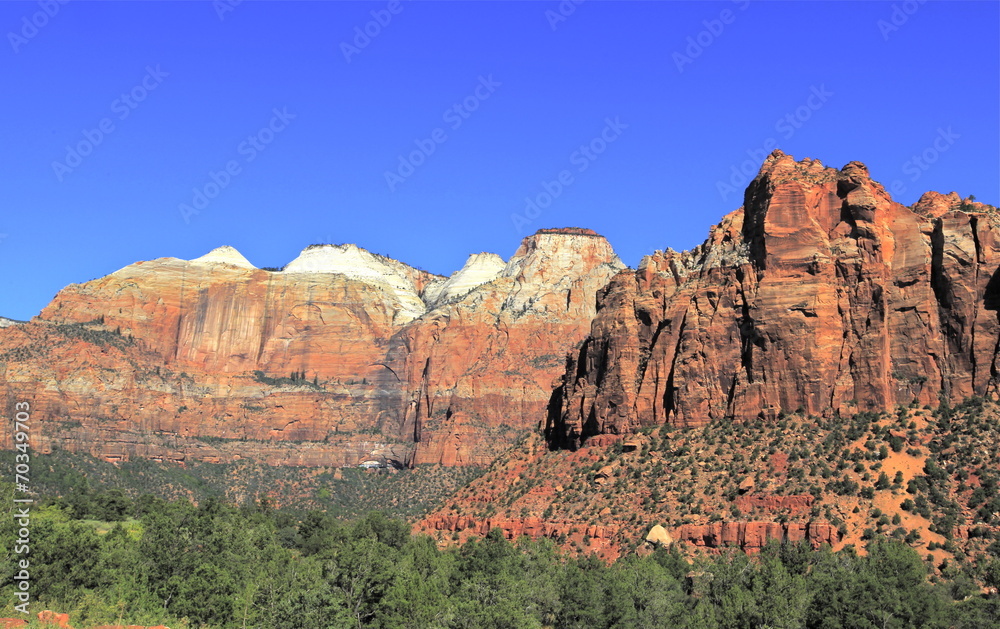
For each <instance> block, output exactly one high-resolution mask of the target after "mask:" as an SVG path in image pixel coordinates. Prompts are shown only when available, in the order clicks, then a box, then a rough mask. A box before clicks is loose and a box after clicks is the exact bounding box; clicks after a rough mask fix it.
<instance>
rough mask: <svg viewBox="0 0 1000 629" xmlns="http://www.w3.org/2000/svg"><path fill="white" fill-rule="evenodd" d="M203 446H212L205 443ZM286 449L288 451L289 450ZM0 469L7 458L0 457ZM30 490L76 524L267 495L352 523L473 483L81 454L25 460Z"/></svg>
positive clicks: (409, 473)
mask: <svg viewBox="0 0 1000 629" xmlns="http://www.w3.org/2000/svg"><path fill="white" fill-rule="evenodd" d="M202 440H203V441H205V442H207V443H211V442H213V441H215V440H213V439H212V438H209V437H206V438H202ZM289 447H294V445H290V446H289ZM0 462H2V463H3V464H4V465H5V467H6V469H11V468H12V466H13V464H14V453H13V452H0ZM31 469H32V475H31V480H32V484H33V485H34V486H35V488H36V489H37V490H38V492H39V494H40V495H43V496H47V497H49V500H50V501H51V502H52V503H53V504H56V505H59V506H60V507H61V508H62V509H63V510H64V511H66V512H67V513H69V514H70V515H72V516H73V517H76V518H91V519H98V520H115V519H118V518H115V517H111V516H110V515H109V514H108V513H107V512H106V511H105V510H104V507H103V506H101V505H102V504H103V503H104V502H106V501H108V500H112V498H109V497H108V496H109V495H113V496H118V495H121V496H125V497H131V498H138V497H139V496H141V495H143V494H151V495H155V496H157V497H159V498H162V499H190V500H194V501H195V502H199V503H200V502H203V501H205V500H207V499H209V498H217V499H221V500H226V501H229V502H231V503H234V504H239V505H245V504H253V503H254V502H255V501H256V500H258V499H259V498H260V497H264V496H267V497H269V500H270V501H271V504H272V505H273V506H274V507H275V508H276V509H286V510H287V509H293V510H296V511H300V512H304V511H306V510H308V509H323V510H325V511H326V512H328V513H329V514H330V515H332V516H335V517H338V518H357V517H360V516H362V515H363V514H365V513H368V512H369V511H384V512H386V513H387V514H389V515H391V516H394V517H400V518H411V519H412V518H418V517H421V516H423V515H425V514H426V513H427V512H428V511H430V510H431V509H433V508H435V507H437V506H438V505H439V504H440V503H441V502H442V501H443V500H444V499H445V498H446V497H447V496H449V495H451V494H453V493H454V492H455V491H456V490H458V489H459V488H461V487H464V486H465V485H467V484H468V483H470V482H471V481H473V480H475V479H476V478H477V477H479V476H480V475H481V474H482V473H483V470H482V469H480V468H474V467H441V466H433V465H427V466H423V465H421V466H418V467H417V468H415V469H412V470H410V469H403V470H388V469H387V470H377V471H372V472H368V471H365V470H361V469H357V468H347V469H341V470H334V469H329V468H305V469H304V468H301V467H280V466H271V465H260V464H257V463H254V462H249V461H238V462H234V463H199V462H189V463H188V464H187V465H185V466H181V465H178V464H175V463H159V462H154V461H149V460H147V459H135V460H133V461H125V462H120V463H117V464H113V463H108V462H106V461H102V460H100V459H95V458H94V457H92V456H89V455H86V454H74V453H71V452H67V451H65V450H56V451H55V452H53V453H52V454H49V455H43V454H35V455H33V456H32V467H31Z"/></svg>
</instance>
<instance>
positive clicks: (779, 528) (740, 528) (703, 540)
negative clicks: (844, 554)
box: [674, 522, 840, 553]
mask: <svg viewBox="0 0 1000 629" xmlns="http://www.w3.org/2000/svg"><path fill="white" fill-rule="evenodd" d="M674 538H675V539H677V540H678V541H681V542H686V543H689V544H693V545H694V546H696V547H700V548H709V549H721V548H739V549H741V550H744V551H746V552H751V553H752V552H756V551H759V550H760V549H761V548H763V547H764V546H766V545H767V543H768V542H770V541H778V542H790V543H796V542H800V541H802V540H806V541H808V542H809V543H810V544H811V545H812V547H813V548H819V547H820V546H822V545H823V544H829V545H830V546H834V545H835V544H837V543H838V542H839V541H840V533H839V532H838V531H837V529H836V528H835V527H833V526H832V525H830V524H826V523H816V522H809V523H807V524H799V523H785V524H780V523H777V522H711V523H709V524H684V525H682V526H681V527H680V528H678V529H676V530H675V532H674Z"/></svg>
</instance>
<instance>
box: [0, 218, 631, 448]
mask: <svg viewBox="0 0 1000 629" xmlns="http://www.w3.org/2000/svg"><path fill="white" fill-rule="evenodd" d="M622 268H624V265H622V264H621V262H620V261H619V260H618V258H617V256H616V255H615V254H614V252H613V250H612V249H611V247H610V245H609V244H608V243H607V241H606V240H605V239H604V238H603V237H600V236H597V235H596V234H593V233H592V232H586V233H585V232H584V230H575V231H574V230H546V231H545V232H544V233H541V232H540V233H538V234H536V235H533V236H529V237H527V238H525V239H524V242H523V243H522V244H521V247H520V248H519V249H518V251H517V252H516V253H515V255H514V256H513V257H512V258H511V259H510V260H509V261H508V262H504V261H503V260H502V259H501V258H499V257H498V256H495V255H492V254H477V255H474V256H472V257H471V258H470V261H469V263H467V264H466V265H465V267H464V268H463V269H462V270H461V271H459V272H456V273H455V274H454V275H453V276H452V277H451V278H443V277H440V276H436V275H432V274H430V273H427V272H425V271H420V270H418V269H414V268H412V267H409V266H407V265H405V264H403V263H400V262H397V261H395V260H391V259H389V258H385V257H383V256H377V255H375V254H371V253H369V252H367V251H364V250H363V249H359V248H358V247H355V246H353V245H338V246H334V245H321V246H313V247H309V248H308V249H307V250H306V251H304V252H303V254H302V255H300V256H299V257H298V258H297V259H296V260H295V261H293V262H292V263H290V264H289V265H288V266H287V267H286V268H285V269H284V270H283V271H268V270H263V269H257V268H255V267H254V266H253V265H252V264H251V263H250V262H248V261H247V260H246V259H245V258H244V257H243V256H242V255H240V254H239V252H237V251H236V250H235V249H232V248H231V247H222V248H220V249H217V250H215V251H213V252H211V253H209V254H207V255H205V256H202V257H201V258H198V259H196V260H192V261H185V260H178V259H174V258H163V259H159V260H154V261H152V262H140V263H136V264H133V265H130V266H128V267H126V268H124V269H122V270H120V271H117V272H116V273H112V274H111V275H108V276H106V277H103V278H100V279H96V280H93V281H91V282H87V283H85V284H74V285H71V286H69V287H67V288H66V289H64V290H63V291H61V292H60V293H59V295H57V296H56V298H55V299H54V300H53V301H52V303H51V304H49V306H48V307H46V308H45V310H44V311H43V312H42V313H41V315H40V317H38V318H37V319H36V320H35V321H34V322H32V323H29V324H25V325H18V326H14V327H11V328H7V329H4V330H3V332H2V333H0V372H2V373H3V375H4V384H3V385H2V386H0V402H2V403H3V404H5V406H11V405H12V404H13V403H14V402H15V401H29V402H31V403H32V408H33V412H34V414H33V418H34V419H35V420H36V421H38V422H39V424H38V425H39V426H40V428H41V430H40V433H39V434H38V435H37V437H38V438H39V447H40V448H41V450H42V451H44V450H45V449H47V448H50V447H52V446H55V445H58V446H61V447H64V448H66V449H69V450H75V451H85V452H90V453H92V454H95V455H97V456H100V457H103V458H106V459H109V460H123V459H129V458H131V457H135V456H140V457H147V458H154V459H163V460H174V461H185V460H204V461H219V462H225V461H231V460H235V459H241V458H248V457H251V458H257V459H260V460H264V461H266V462H268V463H271V464H284V465H342V464H353V463H357V462H359V461H361V460H364V459H367V458H372V457H373V456H386V457H388V458H393V459H397V460H404V461H406V460H409V461H411V462H416V463H423V462H435V463H437V462H440V463H444V464H449V465H452V464H486V463H488V462H489V461H490V460H491V459H492V457H493V455H494V453H495V452H497V451H499V450H501V449H503V448H504V447H506V445H508V444H510V443H511V441H512V440H513V439H514V438H515V437H516V436H517V435H518V434H519V432H520V431H521V430H522V429H524V428H527V427H537V426H538V423H539V419H540V418H541V417H544V413H545V407H546V405H547V403H548V400H549V397H550V396H551V390H552V381H553V380H554V379H555V378H557V377H558V376H559V374H560V373H561V372H562V370H563V369H564V366H565V356H566V353H567V352H568V351H570V350H572V349H573V348H574V347H575V345H577V344H578V343H579V342H580V340H582V338H583V337H584V336H585V334H586V333H587V331H588V329H589V326H590V321H591V320H592V319H593V317H594V315H595V313H596V310H595V303H596V299H595V295H596V291H597V290H598V289H599V288H601V287H603V286H604V285H605V284H606V283H607V281H608V280H609V279H610V278H611V276H613V275H614V274H615V273H617V272H618V271H619V270H621V269H622ZM255 372H256V375H255ZM293 375H294V379H293V378H292V376H293ZM9 439H10V437H9V435H5V436H4V437H3V438H2V440H3V441H2V443H3V444H4V445H6V447H10V443H9Z"/></svg>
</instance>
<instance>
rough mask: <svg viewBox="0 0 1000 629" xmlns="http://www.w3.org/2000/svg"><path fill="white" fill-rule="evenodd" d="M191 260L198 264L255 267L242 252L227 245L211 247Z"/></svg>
mask: <svg viewBox="0 0 1000 629" xmlns="http://www.w3.org/2000/svg"><path fill="white" fill-rule="evenodd" d="M191 262H195V263H198V264H228V265H229V266H237V267H240V268H244V269H256V268H257V267H255V266H254V265H252V264H250V261H249V260H247V259H246V258H244V257H243V254H242V253H240V252H239V251H237V250H236V249H235V248H233V247H230V246H229V245H224V246H222V247H217V248H215V249H212V250H211V251H209V252H208V253H206V254H205V255H203V256H201V257H200V258H195V259H194V260H191Z"/></svg>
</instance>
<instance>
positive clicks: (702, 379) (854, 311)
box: [548, 151, 1000, 446]
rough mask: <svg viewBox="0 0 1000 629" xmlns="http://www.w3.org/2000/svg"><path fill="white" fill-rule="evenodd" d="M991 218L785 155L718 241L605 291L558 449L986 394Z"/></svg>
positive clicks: (568, 376) (555, 415) (560, 415)
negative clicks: (719, 422)
mask: <svg viewBox="0 0 1000 629" xmlns="http://www.w3.org/2000/svg"><path fill="white" fill-rule="evenodd" d="M987 209H988V206H984V205H982V204H978V203H967V204H963V203H962V201H961V199H960V198H959V197H958V195H956V194H954V193H952V194H951V195H947V196H945V195H939V194H936V193H928V194H927V195H925V196H924V198H922V199H921V201H920V202H919V203H917V204H916V205H915V206H914V208H913V209H909V208H906V207H904V206H902V205H900V204H898V203H895V202H894V201H892V199H890V197H889V195H888V194H887V193H886V191H885V190H884V189H883V187H882V186H881V185H880V184H878V183H877V182H875V181H873V180H872V179H871V178H870V176H869V174H868V171H867V169H866V168H865V166H864V165H863V164H860V163H858V162H851V163H850V164H848V165H847V166H845V167H844V168H843V169H841V170H836V169H833V168H826V167H824V166H823V165H822V164H820V163H819V162H818V161H814V160H803V161H800V162H796V161H795V160H794V159H792V158H791V157H790V156H787V155H784V154H783V153H781V152H780V151H775V152H774V153H773V154H772V155H771V156H770V157H769V158H768V159H767V161H766V162H765V164H764V166H763V167H762V169H761V172H760V174H759V175H758V176H757V178H756V179H754V181H753V182H752V183H751V184H750V186H749V187H748V188H747V191H746V195H745V203H744V207H743V208H740V209H739V210H737V211H735V212H733V213H731V214H729V215H728V216H726V217H725V218H724V219H723V220H722V222H721V223H720V224H719V225H717V226H715V227H713V228H712V230H711V233H710V235H709V238H708V240H707V241H706V242H705V243H704V244H702V245H701V246H699V247H698V248H696V249H694V250H692V251H689V252H683V253H676V252H673V251H669V250H668V251H666V252H656V253H655V254H654V255H652V256H648V257H646V258H645V259H643V261H642V263H641V264H640V266H639V269H638V270H637V271H623V272H621V273H619V274H618V275H616V276H615V277H614V278H613V280H612V281H611V282H610V284H609V285H608V286H607V288H605V289H603V290H602V291H601V292H600V293H599V304H598V313H597V316H596V318H595V320H594V323H593V326H592V328H591V333H590V336H589V337H588V338H587V340H586V341H585V343H584V345H583V347H582V349H581V351H580V352H579V353H578V355H577V356H576V357H575V359H574V360H573V361H572V363H571V364H570V365H569V367H568V368H567V371H566V373H565V375H564V379H563V384H562V388H561V391H560V394H559V396H557V399H556V400H555V401H554V403H553V406H552V407H551V408H550V417H549V421H548V433H549V436H550V440H551V441H552V442H553V443H555V444H558V445H564V446H576V445H579V444H580V443H581V442H582V441H583V440H585V439H586V438H588V437H590V436H593V435H599V434H625V433H628V432H630V431H633V430H635V429H637V428H638V427H641V426H648V425H656V424H663V423H671V424H674V425H678V426H692V425H701V424H704V423H706V422H707V421H709V420H712V419H720V418H733V419H736V420H741V419H747V418H753V417H757V416H763V417H767V418H770V417H774V416H776V415H777V414H778V413H779V412H780V411H782V410H784V411H788V412H790V411H794V410H797V409H802V410H803V411H805V412H806V413H810V414H823V413H831V412H840V413H845V414H847V413H853V412H856V411H862V410H875V409H877V410H884V409H889V408H892V407H893V406H894V405H896V404H909V403H910V402H911V401H913V400H916V401H917V402H918V403H919V404H937V401H938V394H939V392H940V391H942V390H944V391H945V392H946V394H947V395H948V396H949V397H950V399H951V400H953V401H954V400H961V399H962V398H964V397H967V396H970V395H983V394H985V393H986V392H988V391H990V390H992V389H993V387H994V386H995V384H996V379H997V364H996V362H997V342H998V330H1000V327H998V323H997V312H996V310H997V307H998V305H1000V299H997V295H998V294H1000V279H994V275H995V274H996V273H997V267H998V265H1000V249H998V246H1000V245H998V236H1000V229H998V225H1000V223H998V218H997V217H996V215H994V214H993V213H992V212H989V211H987Z"/></svg>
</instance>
